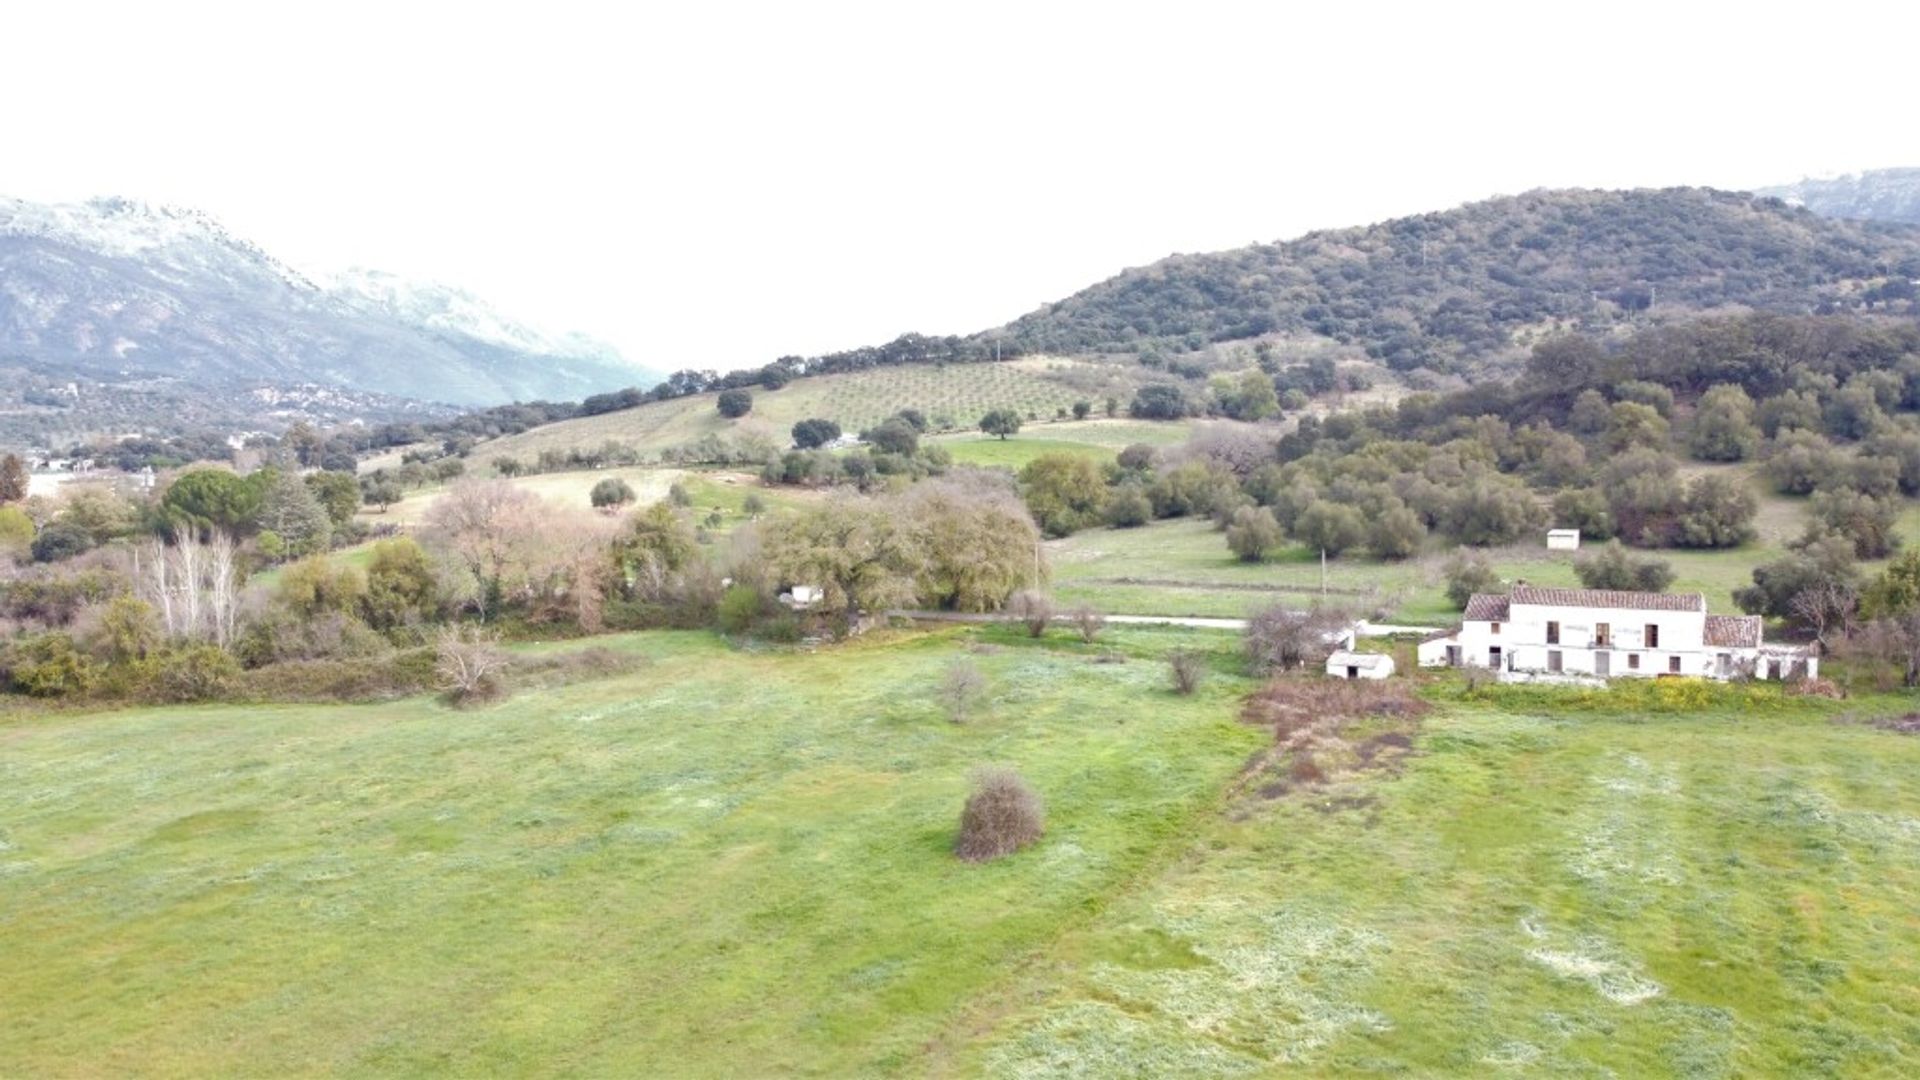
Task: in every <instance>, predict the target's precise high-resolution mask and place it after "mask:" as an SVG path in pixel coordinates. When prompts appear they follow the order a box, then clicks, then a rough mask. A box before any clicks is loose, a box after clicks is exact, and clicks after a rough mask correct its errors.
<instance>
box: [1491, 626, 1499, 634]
mask: <svg viewBox="0 0 1920 1080" xmlns="http://www.w3.org/2000/svg"><path fill="white" fill-rule="evenodd" d="M1493 632H1494V633H1496V634H1497V633H1499V632H1500V624H1499V623H1494V624H1493Z"/></svg>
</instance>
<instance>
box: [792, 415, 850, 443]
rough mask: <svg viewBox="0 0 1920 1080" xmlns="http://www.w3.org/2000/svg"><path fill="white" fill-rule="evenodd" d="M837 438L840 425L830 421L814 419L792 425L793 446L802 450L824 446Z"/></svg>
mask: <svg viewBox="0 0 1920 1080" xmlns="http://www.w3.org/2000/svg"><path fill="white" fill-rule="evenodd" d="M839 437H840V425H839V424H836V423H834V422H833V421H831V420H821V419H818V418H814V419H808V420H802V421H800V422H799V423H797V424H795V425H793V445H795V446H797V447H799V448H800V449H802V450H812V449H814V448H815V447H819V446H825V445H826V444H828V443H830V442H832V441H833V440H835V439H837V438H839Z"/></svg>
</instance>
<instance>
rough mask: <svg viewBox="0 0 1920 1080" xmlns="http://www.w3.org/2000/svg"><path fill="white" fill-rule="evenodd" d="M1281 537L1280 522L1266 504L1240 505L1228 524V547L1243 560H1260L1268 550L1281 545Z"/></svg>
mask: <svg viewBox="0 0 1920 1080" xmlns="http://www.w3.org/2000/svg"><path fill="white" fill-rule="evenodd" d="M1281 539H1282V537H1281V533H1280V523H1279V522H1277V521H1275V520H1273V511H1271V510H1269V509H1267V508H1266V507H1264V506H1242V507H1240V508H1239V509H1237V510H1235V511H1234V512H1233V519H1232V524H1230V525H1228V526H1227V548H1228V549H1229V550H1231V551H1232V552H1233V553H1234V555H1236V556H1237V557H1239V559H1240V561H1241V562H1260V561H1261V560H1263V559H1265V558H1266V557H1267V552H1268V551H1271V550H1272V549H1274V548H1276V547H1278V546H1280V541H1281Z"/></svg>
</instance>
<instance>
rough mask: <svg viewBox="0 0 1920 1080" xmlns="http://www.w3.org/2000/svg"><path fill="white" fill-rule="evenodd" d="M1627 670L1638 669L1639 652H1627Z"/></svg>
mask: <svg viewBox="0 0 1920 1080" xmlns="http://www.w3.org/2000/svg"><path fill="white" fill-rule="evenodd" d="M1627 670H1628V671H1639V670H1640V654H1639V653H1637V652H1634V653H1628V654H1627Z"/></svg>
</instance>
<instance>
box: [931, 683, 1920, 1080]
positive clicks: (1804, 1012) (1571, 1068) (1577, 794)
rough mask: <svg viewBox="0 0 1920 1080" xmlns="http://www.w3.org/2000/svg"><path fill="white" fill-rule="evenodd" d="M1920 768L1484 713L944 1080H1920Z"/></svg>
mask: <svg viewBox="0 0 1920 1080" xmlns="http://www.w3.org/2000/svg"><path fill="white" fill-rule="evenodd" d="M1549 707H1550V708H1551V709H1552V711H1553V712H1559V709H1558V708H1554V707H1552V706H1549ZM1916 767H1920V739H1916V738H1913V737H1911V736H1899V735H1891V734H1886V733H1882V732H1879V731H1875V730H1872V729H1869V728H1865V727H1860V726H1851V725H1848V726H1841V725H1835V724H1832V723H1830V722H1827V721H1824V720H1821V719H1819V718H1818V717H1817V716H1816V715H1807V714H1802V715H1799V716H1779V715H1775V716H1767V715H1754V713H1753V712H1752V711H1751V710H1740V709H1738V708H1736V707H1732V706H1728V707H1724V708H1721V709H1718V710H1715V711H1712V712H1709V713H1706V714H1698V715H1691V716H1665V717H1660V716H1656V717H1652V718H1643V717H1641V716H1612V715H1606V714H1585V715H1572V716H1568V715H1549V714H1547V713H1545V712H1533V711H1528V710H1521V711H1516V712H1506V711H1499V710H1495V709H1492V708H1488V707H1485V706H1474V705H1464V706H1460V707H1457V708H1455V709H1454V710H1452V711H1450V712H1449V713H1446V714H1442V715H1440V716H1438V717H1435V718H1429V719H1428V721H1427V723H1426V732H1425V734H1424V736H1423V737H1422V739H1421V740H1420V742H1419V753H1418V756H1416V757H1415V758H1414V759H1413V760H1412V761H1411V763H1410V765H1409V767H1408V768H1407V769H1406V771H1405V773H1404V774H1403V775H1401V776H1399V777H1398V778H1391V779H1386V778H1376V779H1373V780H1369V781H1363V782H1361V784H1360V785H1359V786H1358V787H1357V788H1355V789H1352V790H1347V791H1339V792H1323V793H1317V794H1315V795H1314V796H1311V797H1305V798H1302V797H1289V798H1288V799H1286V800H1285V801H1282V802H1280V803H1277V804H1274V805H1273V806H1272V807H1271V808H1268V809H1265V810H1261V811H1258V812H1256V813H1254V814H1252V815H1250V816H1247V817H1245V818H1244V819H1242V820H1231V819H1228V818H1221V819H1215V820H1211V821H1210V822H1209V825H1208V827H1207V828H1206V829H1204V830H1203V831H1202V832H1201V833H1200V834H1199V835H1198V836H1197V837H1196V838H1195V841H1194V844H1193V846H1192V850H1191V853H1190V854H1189V856H1188V857H1187V858H1185V859H1183V860H1181V861H1179V862H1178V863H1177V864H1175V865H1173V866H1172V867H1171V868H1170V869H1168V870H1167V871H1165V872H1163V873H1162V874H1160V875H1158V876H1157V877H1156V878H1155V879H1154V880H1152V881H1151V882H1148V883H1145V884H1143V885H1142V887H1140V888H1139V889H1137V890H1136V891H1134V892H1132V893H1131V894H1129V895H1128V896H1127V897H1125V898H1123V899H1121V900H1120V901H1119V902H1117V903H1116V904H1115V905H1114V906H1113V907H1112V908H1111V909H1109V910H1108V911H1106V912H1104V913H1103V914H1102V915H1101V917H1100V918H1099V919H1097V920H1095V922H1094V923H1092V924H1091V925H1090V926H1088V927H1085V928H1083V929H1080V930H1077V931H1075V932H1072V933H1069V934H1067V935H1066V936H1065V937H1064V938H1063V939H1062V940H1061V941H1060V942H1059V943H1057V944H1056V945H1055V947H1054V948H1053V949H1052V950H1051V951H1050V953H1049V955H1048V957H1047V958H1046V960H1045V961H1044V962H1043V963H1042V964H1041V965H1039V966H1038V967H1037V968H1036V970H1035V971H1034V972H1032V973H1031V974H1030V975H1028V976H1027V977H1025V978H1023V979H1022V980H1021V981H1020V985H1019V986H1018V987H1016V988H1013V989H1011V990H1009V991H1008V992H1006V993H1005V994H1004V995H1003V999H1004V1000H1008V1001H1016V1002H1029V1003H1031V1004H1027V1005H1025V1006H1023V1007H1020V1008H1019V1009H1018V1011H1016V1012H1013V1013H1011V1014H1001V1015H998V1016H991V1015H989V1014H987V1013H984V1012H983V1013H982V1014H981V1015H980V1016H977V1017H975V1018H973V1022H974V1023H988V1022H992V1023H994V1024H995V1030H994V1034H993V1035H992V1036H991V1037H989V1038H987V1039H984V1040H983V1039H980V1038H979V1037H978V1036H977V1035H971V1036H968V1035H960V1036H956V1041H955V1042H954V1043H953V1044H952V1045H951V1046H949V1047H948V1048H947V1049H946V1050H945V1051H944V1053H945V1057H944V1059H943V1060H944V1061H945V1063H946V1064H948V1065H949V1066H964V1069H962V1070H961V1071H967V1072H972V1071H975V1070H984V1071H989V1072H993V1073H996V1074H1003V1075H1015V1076H1039V1075H1045V1076H1089V1077H1092V1076H1100V1077H1112V1076H1167V1075H1231V1074H1233V1073H1236V1072H1240V1071H1266V1070H1270V1069H1274V1068H1276V1067H1282V1066H1294V1067H1298V1068H1302V1069H1304V1070H1305V1071H1307V1072H1310V1073H1315V1074H1318V1073H1326V1072H1369V1073H1377V1072H1385V1073H1401V1074H1406V1075H1416V1076H1420V1075H1487V1074H1489V1073H1491V1072H1494V1071H1498V1070H1501V1069H1508V1070H1511V1069H1515V1068H1517V1069H1520V1070H1521V1071H1522V1072H1523V1073H1525V1074H1574V1075H1624V1076H1649V1075H1662V1076H1666V1075H1682V1076H1732V1075H1802V1076H1807V1075H1844V1076H1870V1075H1880V1076H1903V1075H1904V1076H1911V1075H1914V1073H1915V1072H1916V1070H1920V1049H1916V1048H1920V990H1917V989H1916V987H1920V920H1916V919H1915V917H1914V915H1913V906H1912V897H1913V896H1914V894H1915V890H1916V889H1920V786H1916V785H1915V784H1914V783H1913V781H1912V777H1913V776H1914V775H1915V772H1914V770H1915V769H1916Z"/></svg>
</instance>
